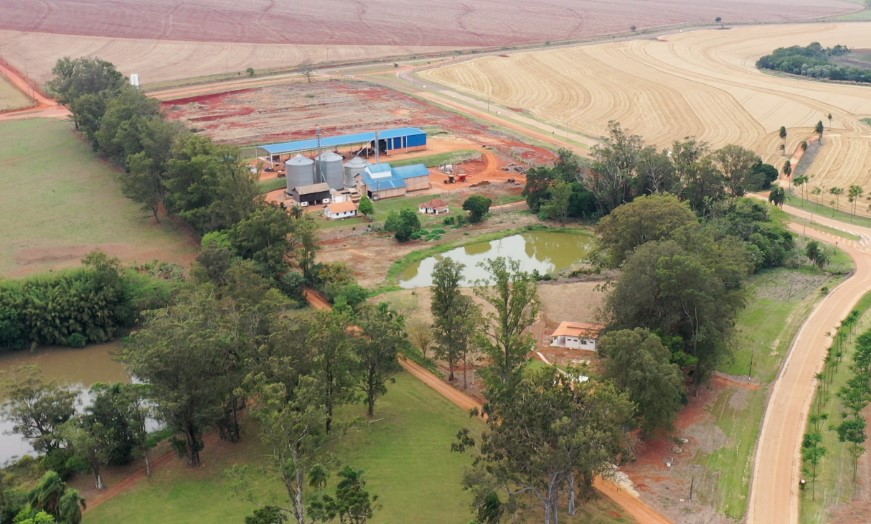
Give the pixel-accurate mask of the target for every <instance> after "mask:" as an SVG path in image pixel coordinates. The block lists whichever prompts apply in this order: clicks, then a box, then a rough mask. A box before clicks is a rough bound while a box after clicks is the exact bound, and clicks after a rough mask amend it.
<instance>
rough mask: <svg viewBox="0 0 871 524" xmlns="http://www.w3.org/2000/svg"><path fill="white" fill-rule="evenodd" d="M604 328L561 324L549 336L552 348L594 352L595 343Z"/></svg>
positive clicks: (594, 325) (579, 324)
mask: <svg viewBox="0 0 871 524" xmlns="http://www.w3.org/2000/svg"><path fill="white" fill-rule="evenodd" d="M603 329H605V326H603V325H601V324H589V323H587V322H568V321H566V322H561V323H560V325H559V327H557V328H556V331H554V332H553V334H552V335H551V336H550V345H551V346H552V347H561V348H568V349H585V350H587V351H596V341H597V340H598V339H599V334H600V333H602V330H603Z"/></svg>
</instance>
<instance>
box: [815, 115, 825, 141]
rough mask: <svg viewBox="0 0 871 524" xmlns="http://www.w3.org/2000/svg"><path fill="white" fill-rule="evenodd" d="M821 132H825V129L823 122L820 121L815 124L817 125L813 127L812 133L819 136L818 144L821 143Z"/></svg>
mask: <svg viewBox="0 0 871 524" xmlns="http://www.w3.org/2000/svg"><path fill="white" fill-rule="evenodd" d="M823 131H825V127H823V121H822V120H820V121H819V122H817V125H816V126H814V133H816V134H818V135H820V144H822V143H823Z"/></svg>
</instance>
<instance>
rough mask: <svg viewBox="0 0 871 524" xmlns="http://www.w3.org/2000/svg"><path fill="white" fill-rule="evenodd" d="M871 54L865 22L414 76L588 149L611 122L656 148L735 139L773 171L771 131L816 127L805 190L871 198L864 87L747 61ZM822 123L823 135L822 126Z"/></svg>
mask: <svg viewBox="0 0 871 524" xmlns="http://www.w3.org/2000/svg"><path fill="white" fill-rule="evenodd" d="M814 40H818V41H820V42H822V43H824V45H835V44H837V43H841V44H844V45H847V46H849V47H856V48H867V47H869V46H871V25H869V24H827V25H823V26H820V25H813V26H803V25H790V26H754V27H739V28H732V29H730V30H727V31H719V30H701V31H693V32H687V33H678V34H671V35H668V36H663V37H659V38H656V39H646V40H632V41H626V42H616V43H603V44H596V45H589V46H583V47H574V48H564V49H555V50H545V51H537V52H522V53H513V54H510V56H506V55H503V56H487V57H482V58H477V59H474V60H469V61H465V62H461V63H457V64H455V65H449V66H444V67H438V68H434V69H430V70H424V71H422V72H421V73H420V76H421V77H422V78H424V79H425V80H427V81H433V82H438V83H440V84H442V85H445V86H447V87H448V88H451V89H456V90H458V91H460V92H463V93H466V94H471V95H473V96H476V97H478V98H479V99H481V98H485V97H487V96H488V95H489V96H490V97H491V98H492V100H493V101H494V102H496V103H498V104H500V105H502V106H504V107H519V108H523V109H525V110H527V111H531V112H533V113H535V114H537V115H539V116H541V117H542V118H544V119H547V120H549V121H551V122H557V123H560V124H564V125H566V126H567V127H568V128H570V129H572V130H573V131H575V132H576V133H578V134H579V135H582V136H585V137H587V139H588V142H589V144H591V145H592V144H595V143H596V141H597V138H598V137H599V136H601V135H603V134H604V133H605V132H606V126H607V122H608V121H609V120H616V121H618V122H620V123H621V124H622V125H623V127H624V129H627V130H629V131H630V132H631V133H634V134H638V135H641V136H642V137H643V138H644V139H645V140H646V141H648V142H649V143H653V144H655V145H657V146H659V147H667V146H668V145H670V144H671V142H672V141H674V140H680V139H682V138H684V137H686V136H694V137H696V138H698V139H701V140H705V141H707V142H709V143H710V144H711V145H712V147H714V148H717V147H721V146H724V145H726V144H729V143H736V144H739V145H743V146H745V147H749V148H751V149H753V150H754V151H756V152H757V153H758V154H760V156H762V158H763V160H764V161H766V162H769V163H773V164H776V165H781V164H783V162H784V161H785V160H786V158H785V157H782V156H780V152H779V151H778V145H779V143H780V140H779V138H778V135H777V131H778V129H779V128H780V126H786V128H787V130H788V132H789V136H788V138H787V144H786V148H787V151H793V150H795V149H796V148H797V147H798V145H799V143H800V142H801V141H802V140H805V139H808V138H809V137H811V136H812V134H813V128H814V125H815V124H816V122H818V121H821V120H822V121H823V122H824V125H825V126H826V132H825V136H824V140H823V144H824V145H823V147H822V148H821V149H820V152H819V154H818V155H817V156H816V159H815V161H814V163H813V165H811V166H809V168H808V169H807V171H806V173H807V174H808V175H810V176H811V177H812V179H811V186H812V187H813V186H815V185H820V186H826V187H831V186H834V185H839V186H842V187H846V186H847V185H849V184H858V185H860V186H863V187H864V188H865V191H866V192H868V191H869V190H871V177H869V176H868V174H869V171H871V128H869V127H868V126H867V125H866V124H865V123H863V122H862V119H863V118H867V117H868V115H871V97H869V92H868V88H867V87H862V86H855V85H845V84H834V83H819V82H812V81H809V80H803V79H796V78H786V77H780V76H773V75H768V74H764V73H762V72H760V71H758V70H757V69H756V67H755V61H756V59H757V58H758V57H759V56H761V55H763V54H766V53H769V52H771V51H772V50H773V49H775V48H777V47H781V46H789V45H797V44H801V45H806V44H807V43H809V42H811V41H814ZM829 113H831V114H832V115H833V120H832V122H831V129H829V122H828V121H827V119H826V116H827V114H829Z"/></svg>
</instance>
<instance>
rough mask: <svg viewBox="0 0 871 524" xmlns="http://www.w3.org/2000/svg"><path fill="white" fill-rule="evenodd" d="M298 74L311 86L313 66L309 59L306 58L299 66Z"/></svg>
mask: <svg viewBox="0 0 871 524" xmlns="http://www.w3.org/2000/svg"><path fill="white" fill-rule="evenodd" d="M299 72H300V73H302V76H304V77H305V81H306V82H308V83H309V84H311V82H312V77H313V76H314V74H315V65H314V63H313V62H312V61H311V58H306V59H305V60H303V61H302V62H300V64H299Z"/></svg>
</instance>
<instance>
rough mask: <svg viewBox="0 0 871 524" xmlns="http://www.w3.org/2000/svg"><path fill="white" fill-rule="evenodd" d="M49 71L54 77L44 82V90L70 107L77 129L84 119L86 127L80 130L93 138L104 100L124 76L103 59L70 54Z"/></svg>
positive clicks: (117, 87) (103, 108) (120, 86)
mask: <svg viewBox="0 0 871 524" xmlns="http://www.w3.org/2000/svg"><path fill="white" fill-rule="evenodd" d="M52 74H53V75H54V77H53V78H52V79H51V80H49V81H48V82H47V83H46V85H45V87H46V91H48V93H49V94H50V95H52V96H54V97H55V98H56V99H57V101H58V102H60V103H61V104H63V105H65V106H67V107H68V108H69V109H70V111H71V112H72V115H73V122H75V124H76V129H79V127H80V125H81V124H82V123H83V121H84V120H85V119H86V120H87V122H88V126H87V129H83V131H85V134H86V136H88V138H89V139H90V140H93V133H94V132H96V130H97V129H98V128H99V122H100V119H102V116H103V113H104V112H105V108H106V102H107V100H108V99H109V98H111V97H112V96H114V94H115V93H117V91H118V90H120V89H121V88H122V86H124V84H125V80H124V75H122V74H121V73H120V72H118V70H117V69H115V66H114V65H112V64H111V63H109V62H106V61H105V60H100V59H98V58H76V59H71V58H69V57H64V58H61V59H59V60H58V61H57V63H55V66H54V68H53V69H52ZM86 115H87V117H86ZM85 117H86V118H85Z"/></svg>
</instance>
